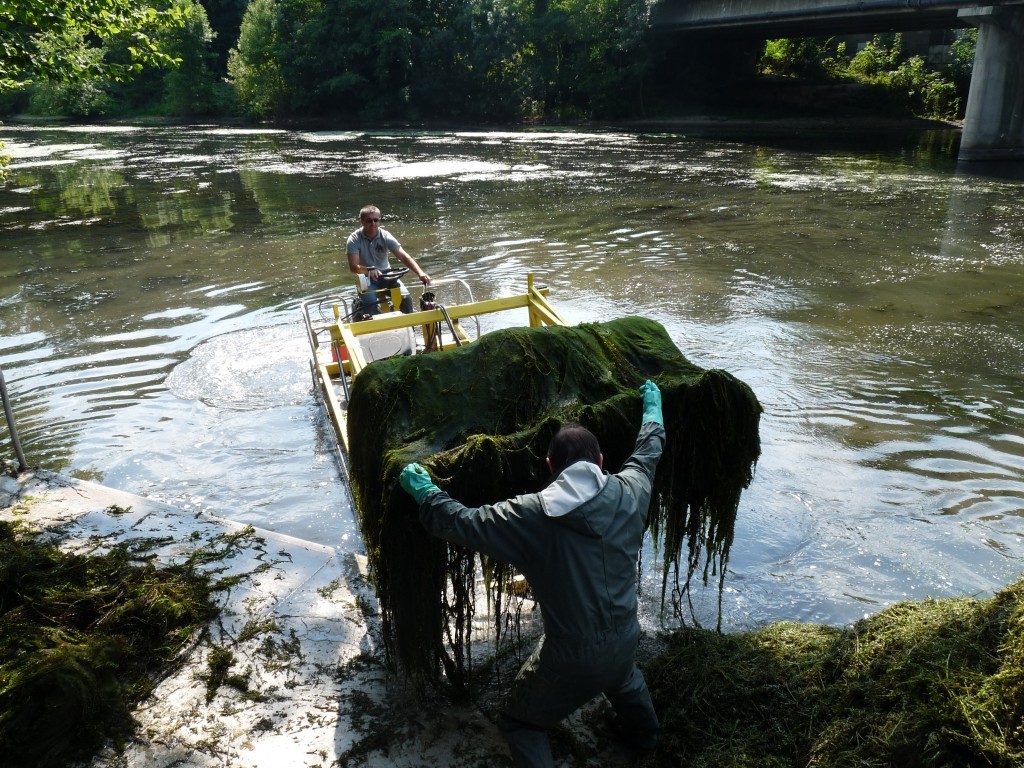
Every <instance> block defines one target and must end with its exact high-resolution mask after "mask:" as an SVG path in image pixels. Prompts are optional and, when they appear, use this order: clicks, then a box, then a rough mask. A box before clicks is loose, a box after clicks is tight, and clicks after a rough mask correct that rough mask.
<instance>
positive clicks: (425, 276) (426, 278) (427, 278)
mask: <svg viewBox="0 0 1024 768" xmlns="http://www.w3.org/2000/svg"><path fill="white" fill-rule="evenodd" d="M420 282H422V283H423V284H424V285H426V286H428V287H429V286H430V275H428V274H427V273H426V272H424V273H423V274H422V275H420Z"/></svg>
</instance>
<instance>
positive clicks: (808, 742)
mask: <svg viewBox="0 0 1024 768" xmlns="http://www.w3.org/2000/svg"><path fill="white" fill-rule="evenodd" d="M1022 630H1024V580H1022V581H1018V582H1016V583H1015V584H1013V585H1011V586H1009V587H1007V588H1006V589H1004V590H1003V591H1001V592H1000V593H999V594H997V595H996V596H995V597H992V598H988V599H981V600H979V599H970V598H956V599H946V600H925V601H922V602H908V603H900V604H897V605H894V606H892V607H890V608H888V609H886V610H884V611H882V612H881V613H879V614H877V615H875V616H871V617H869V618H866V619H863V620H861V621H859V622H857V623H856V624H855V625H854V626H853V627H850V628H846V629H840V628H835V627H826V626H818V625H812V624H795V623H780V624H773V625H771V626H768V627H766V628H764V629H762V630H759V631H756V632H748V633H737V634H728V635H722V634H719V633H715V632H709V631H706V630H701V629H692V628H683V629H679V630H677V631H674V632H672V633H670V634H668V635H666V642H667V648H666V650H665V651H664V652H662V653H660V654H659V655H658V656H657V657H655V658H654V659H652V660H651V661H649V662H647V663H646V664H645V665H644V673H645V676H646V677H647V680H648V683H649V685H650V688H651V693H652V696H653V697H654V703H655V707H656V708H657V710H658V714H659V717H660V719H661V725H662V744H661V746H660V748H659V754H658V759H657V761H656V762H657V764H658V765H672V766H677V765H687V766H693V767H694V768H702V767H704V766H780V767H781V766H786V767H787V768H788V767H790V766H793V767H796V766H801V767H805V766H809V767H810V768H826V766H828V767H831V766H876V765H877V766H883V765H884V766H895V765H898V766H903V767H905V768H916V767H917V766H922V767H923V766H958V768H959V767H961V766H995V767H997V768H1011V766H1020V765H1024V631H1022Z"/></svg>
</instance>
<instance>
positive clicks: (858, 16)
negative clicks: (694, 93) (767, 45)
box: [655, 6, 968, 39]
mask: <svg viewBox="0 0 1024 768" xmlns="http://www.w3.org/2000/svg"><path fill="white" fill-rule="evenodd" d="M655 26H656V27H658V28H659V29H662V30H665V31H669V32H676V33H680V34H708V33H709V32H711V33H713V32H723V33H729V34H730V35H742V36H745V37H759V38H764V39H769V38H776V37H826V36H831V35H855V34H870V33H878V32H911V31H916V30H923V29H957V28H958V27H966V26H968V25H967V24H965V23H964V22H963V21H962V20H961V19H960V18H959V17H958V16H957V9H956V8H942V9H930V10H927V11H922V10H916V11H915V10H914V9H912V8H907V7H905V6H904V9H903V10H902V11H901V12H898V13H894V12H892V11H876V12H874V13H872V12H870V11H868V12H857V11H853V10H847V11H845V12H844V11H831V12H829V13H827V14H822V15H815V14H811V13H808V12H807V11H769V12H764V13H751V14H748V15H746V16H743V17H734V18H721V19H697V20H694V21H684V20H682V19H672V20H669V19H665V21H661V20H660V19H659V18H658V17H657V15H656V16H655Z"/></svg>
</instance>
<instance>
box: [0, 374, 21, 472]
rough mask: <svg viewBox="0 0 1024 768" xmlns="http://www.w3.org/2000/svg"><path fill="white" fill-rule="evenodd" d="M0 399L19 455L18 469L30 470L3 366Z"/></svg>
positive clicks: (0, 375) (12, 441)
mask: <svg viewBox="0 0 1024 768" xmlns="http://www.w3.org/2000/svg"><path fill="white" fill-rule="evenodd" d="M0 399H2V400H3V401H4V416H6V417H7V430H8V431H9V432H10V433H11V444H12V445H13V446H14V453H15V454H16V455H17V457H18V471H19V472H26V471H27V470H28V462H27V461H25V452H24V451H23V450H21V440H19V439H18V428H17V427H16V426H15V425H14V411H12V410H11V398H10V397H9V396H8V394H7V382H6V381H4V369H3V368H0Z"/></svg>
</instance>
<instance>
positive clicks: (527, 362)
mask: <svg viewBox="0 0 1024 768" xmlns="http://www.w3.org/2000/svg"><path fill="white" fill-rule="evenodd" d="M647 379H652V380H654V381H655V382H657V384H658V385H659V387H660V388H661V393H662V402H663V410H664V419H665V427H666V430H667V433H668V439H667V441H666V447H665V452H664V454H663V455H662V458H661V461H660V462H659V465H658V470H657V475H656V477H655V482H654V493H653V497H652V501H651V507H650V510H648V511H647V512H648V524H649V526H650V530H651V534H652V536H653V537H654V541H655V543H656V547H657V549H658V552H659V556H660V558H661V559H662V561H663V565H664V581H663V595H662V597H663V600H664V591H665V590H667V589H669V588H670V587H671V592H672V594H674V595H676V596H678V595H679V594H681V593H682V592H685V589H686V587H687V586H688V584H689V581H690V579H691V578H692V577H693V576H694V575H695V574H696V575H698V576H699V577H701V578H703V579H707V578H708V576H709V575H711V574H717V575H718V576H719V578H721V577H723V576H724V574H725V570H726V569H725V565H726V562H727V559H728V554H729V547H730V545H731V542H732V537H733V531H734V523H735V517H736V510H737V506H738V503H739V499H740V494H741V493H742V491H743V489H744V488H746V487H747V486H748V485H749V483H750V481H751V479H752V477H753V472H754V467H755V464H756V461H757V458H758V456H759V455H760V437H759V432H758V426H759V419H760V415H761V406H760V404H759V403H758V401H757V398H756V397H755V396H754V393H753V392H752V391H751V390H750V388H749V387H748V386H747V385H746V384H744V383H743V382H741V381H739V380H738V379H736V378H734V377H733V376H731V375H730V374H728V373H726V372H724V371H719V370H704V369H702V368H699V367H698V366H696V365H694V364H693V363H691V362H690V361H688V360H687V359H686V358H685V357H684V356H683V355H682V353H681V352H680V351H679V350H678V348H677V347H676V346H675V345H674V344H673V342H672V340H671V339H670V338H669V336H668V334H667V332H666V331H665V329H664V328H663V327H662V326H661V325H660V324H658V323H656V322H654V321H653V320H648V319H645V318H640V317H628V318H622V319H619V320H613V321H610V322H607V323H592V324H584V325H580V326H575V327H560V326H558V327H543V328H512V329H507V330H501V331H493V332H491V333H488V334H486V335H484V336H483V337H482V338H480V339H479V340H478V341H476V342H475V343H474V344H472V345H468V346H465V347H462V348H460V349H453V350H448V351H444V352H439V353H434V354H427V355H418V356H415V357H399V358H391V359H388V360H380V361H377V362H375V363H373V364H371V365H369V366H367V368H366V369H365V370H364V371H363V372H361V373H360V375H359V376H358V377H357V378H356V380H355V383H354V385H353V387H352V397H351V401H350V404H349V422H348V429H349V435H350V436H351V440H350V444H351V450H350V457H349V458H350V468H351V478H352V487H353V496H354V500H355V504H356V510H357V514H358V516H359V521H360V525H361V528H362V532H363V538H364V541H365V543H366V546H367V554H368V558H369V561H370V568H371V573H372V576H373V579H374V584H375V586H376V589H377V596H378V598H379V600H380V604H381V617H382V631H383V638H384V643H385V648H386V649H387V651H388V654H389V657H390V659H391V660H392V662H393V663H394V664H395V666H396V667H397V668H398V669H399V670H400V671H401V672H403V673H404V674H405V675H406V676H407V677H408V678H410V679H413V680H420V681H424V680H425V681H431V682H437V681H439V680H440V679H441V678H442V675H443V677H445V678H446V679H447V680H448V682H449V683H451V684H453V685H454V686H455V687H456V688H461V687H463V686H464V685H465V683H466V678H467V673H468V670H469V669H470V668H471V666H472V664H471V658H470V651H471V645H470V642H469V639H470V632H471V626H472V622H473V615H474V609H475V604H476V599H475V588H476V578H477V575H478V573H480V572H481V570H482V572H483V573H484V575H485V586H486V590H487V593H488V598H489V600H490V601H491V607H492V609H493V615H494V617H495V622H496V625H497V626H498V627H499V628H500V627H501V626H505V625H507V623H508V622H509V621H510V620H511V621H513V622H515V620H516V616H517V614H515V609H514V607H513V605H514V603H515V600H514V598H512V597H511V596H510V594H509V593H510V589H509V585H510V583H511V579H512V578H513V577H514V575H515V574H513V573H512V572H511V569H510V568H508V567H507V566H505V565H503V564H499V563H493V562H487V561H486V560H485V559H481V560H482V562H478V561H477V559H476V558H477V556H476V554H475V553H473V552H470V551H468V550H465V549H463V548H462V547H458V546H455V545H449V544H447V543H446V542H444V541H441V540H439V539H435V538H432V537H431V536H430V535H429V534H428V533H427V532H426V531H425V530H424V529H423V527H422V526H421V525H420V524H419V521H418V517H417V514H416V505H415V503H414V502H413V500H412V499H411V498H410V497H409V495H408V494H406V493H405V492H404V491H402V490H401V488H400V486H399V484H398V477H399V474H400V472H401V470H402V468H403V467H404V466H405V465H406V464H408V463H409V462H413V461H415V462H419V463H420V464H422V465H423V466H424V467H426V469H427V470H428V471H429V472H430V474H431V476H432V477H433V479H434V481H435V482H436V483H437V485H438V486H439V487H440V488H442V489H443V490H445V491H447V492H448V493H449V494H451V495H452V497H453V498H455V499H458V500H459V501H460V502H462V503H463V504H466V505H467V506H470V507H475V506H479V505H483V504H490V503H494V502H497V501H500V500H502V499H506V498H510V497H512V496H515V495H517V494H522V493H529V492H533V491H538V490H540V489H541V488H543V487H544V485H545V483H546V482H547V480H548V477H547V472H546V469H545V465H544V457H545V455H546V451H547V447H548V443H549V442H550V440H551V437H552V436H553V435H554V434H555V432H557V430H558V429H559V428H560V427H561V425H563V424H565V423H567V422H578V423H581V424H583V425H584V426H585V427H587V428H588V429H590V430H591V431H592V432H593V433H594V434H595V435H596V436H597V438H598V440H599V441H600V444H601V447H602V451H603V454H604V461H605V468H606V469H607V470H608V471H610V472H615V471H617V470H618V468H619V467H620V466H621V464H622V462H623V461H625V459H626V458H628V456H629V455H630V453H631V452H632V450H633V447H634V444H635V440H636V436H637V433H638V431H639V428H640V423H641V417H642V407H643V403H642V396H641V394H640V392H639V387H640V385H641V384H643V382H644V381H645V380H647ZM510 617H511V618H510Z"/></svg>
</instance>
